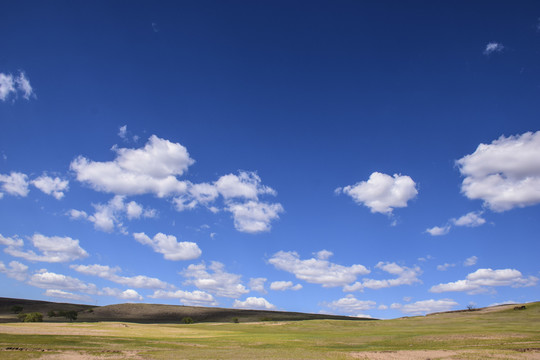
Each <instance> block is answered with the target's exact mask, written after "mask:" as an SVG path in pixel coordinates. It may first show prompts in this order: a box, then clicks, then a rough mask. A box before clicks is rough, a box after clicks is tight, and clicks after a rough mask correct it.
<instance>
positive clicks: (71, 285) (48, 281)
mask: <svg viewBox="0 0 540 360" xmlns="http://www.w3.org/2000/svg"><path fill="white" fill-rule="evenodd" d="M28 284H30V285H32V286H35V287H38V288H41V289H57V290H69V291H79V292H82V293H86V294H97V287H96V285H94V284H86V283H84V282H82V281H81V280H79V279H76V278H73V277H71V276H66V275H62V274H56V273H53V272H48V271H47V270H42V271H40V272H37V273H36V274H34V275H32V277H31V278H30V280H29V281H28Z"/></svg>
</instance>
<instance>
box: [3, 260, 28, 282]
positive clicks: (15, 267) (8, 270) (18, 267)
mask: <svg viewBox="0 0 540 360" xmlns="http://www.w3.org/2000/svg"><path fill="white" fill-rule="evenodd" d="M0 273H2V274H6V276H7V277H10V278H12V279H15V280H19V281H24V280H26V278H27V277H28V266H26V265H24V264H21V263H20V262H18V261H11V262H10V263H9V265H8V266H6V265H4V263H3V262H2V261H0Z"/></svg>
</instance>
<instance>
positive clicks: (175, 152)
mask: <svg viewBox="0 0 540 360" xmlns="http://www.w3.org/2000/svg"><path fill="white" fill-rule="evenodd" d="M126 132H127V127H125V126H123V127H121V128H120V131H119V135H120V136H121V137H122V138H125V136H126ZM113 150H114V151H115V152H116V157H115V159H114V160H112V161H105V162H99V161H92V160H89V159H88V158H86V157H83V156H79V157H77V158H76V159H75V160H73V161H72V162H71V165H70V167H71V170H73V171H74V172H75V174H76V177H77V180H78V181H80V182H82V183H85V184H87V185H89V186H90V187H92V188H93V189H95V190H97V191H103V192H109V193H114V194H116V195H123V196H126V195H140V194H154V195H156V196H158V197H172V200H173V202H174V204H175V206H176V209H177V210H178V211H184V210H191V209H194V208H196V207H197V206H205V207H207V208H208V209H209V210H210V211H212V212H218V211H219V208H218V207H216V206H215V205H213V204H214V202H215V201H216V199H218V198H219V197H220V196H221V197H222V198H223V202H224V210H225V211H228V212H230V213H231V214H232V216H233V219H234V226H235V228H236V229H237V230H238V231H241V232H247V233H257V232H263V231H269V230H270V228H271V225H270V224H271V222H272V221H274V220H276V219H278V218H279V214H280V213H281V212H283V207H282V206H281V204H279V203H268V202H265V201H262V200H261V199H260V198H259V197H260V196H264V195H272V196H275V195H276V191H275V190H274V189H272V188H270V187H268V186H266V185H263V184H262V182H261V178H260V177H259V176H258V175H257V174H256V173H255V172H250V171H239V172H238V174H227V175H223V176H221V177H220V178H219V179H218V180H216V181H214V182H212V183H210V182H203V183H199V184H194V183H192V182H190V181H187V180H180V179H179V177H180V176H182V175H183V174H184V173H185V172H186V171H187V169H188V168H189V166H191V165H192V164H193V163H194V162H195V161H194V160H193V159H192V158H191V157H190V155H189V153H188V151H187V149H186V148H185V147H184V146H182V145H181V144H179V143H173V142H171V141H169V140H165V139H161V138H159V137H157V136H155V135H152V136H151V137H150V138H149V140H148V142H147V143H146V145H145V146H144V147H142V148H138V149H128V148H118V147H113ZM139 213H140V211H138V209H137V207H136V205H131V206H130V207H129V208H128V216H132V215H133V216H137V215H138V214H139ZM98 215H103V212H100V213H99V214H98ZM105 215H107V214H105ZM94 218H95V219H94V220H95V221H94V222H95V223H96V226H97V227H98V228H100V229H108V230H106V231H111V230H110V229H111V228H113V227H114V219H112V217H111V216H102V218H98V216H96V215H95V216H94Z"/></svg>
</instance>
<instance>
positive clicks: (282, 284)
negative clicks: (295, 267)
mask: <svg viewBox="0 0 540 360" xmlns="http://www.w3.org/2000/svg"><path fill="white" fill-rule="evenodd" d="M300 289H302V285H300V284H296V285H294V284H293V282H292V281H274V282H272V283H271V284H270V290H276V291H285V290H294V291H297V290H300Z"/></svg>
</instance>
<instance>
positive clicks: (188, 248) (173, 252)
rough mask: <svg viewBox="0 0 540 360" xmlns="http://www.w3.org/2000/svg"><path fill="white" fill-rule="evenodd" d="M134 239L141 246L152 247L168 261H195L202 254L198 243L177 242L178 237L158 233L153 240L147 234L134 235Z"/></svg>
mask: <svg viewBox="0 0 540 360" xmlns="http://www.w3.org/2000/svg"><path fill="white" fill-rule="evenodd" d="M133 237H134V238H135V240H137V241H138V242H140V243H141V244H143V245H149V246H150V247H152V249H154V251H155V252H157V253H160V254H163V257H164V258H165V259H166V260H173V261H178V260H193V259H196V258H198V257H199V256H201V254H202V251H201V249H199V246H197V244H196V243H194V242H187V241H181V242H179V241H176V237H175V236H173V235H165V234H163V233H157V234H156V235H155V236H154V238H152V239H151V238H150V237H148V236H147V235H146V234H145V233H134V234H133Z"/></svg>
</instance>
